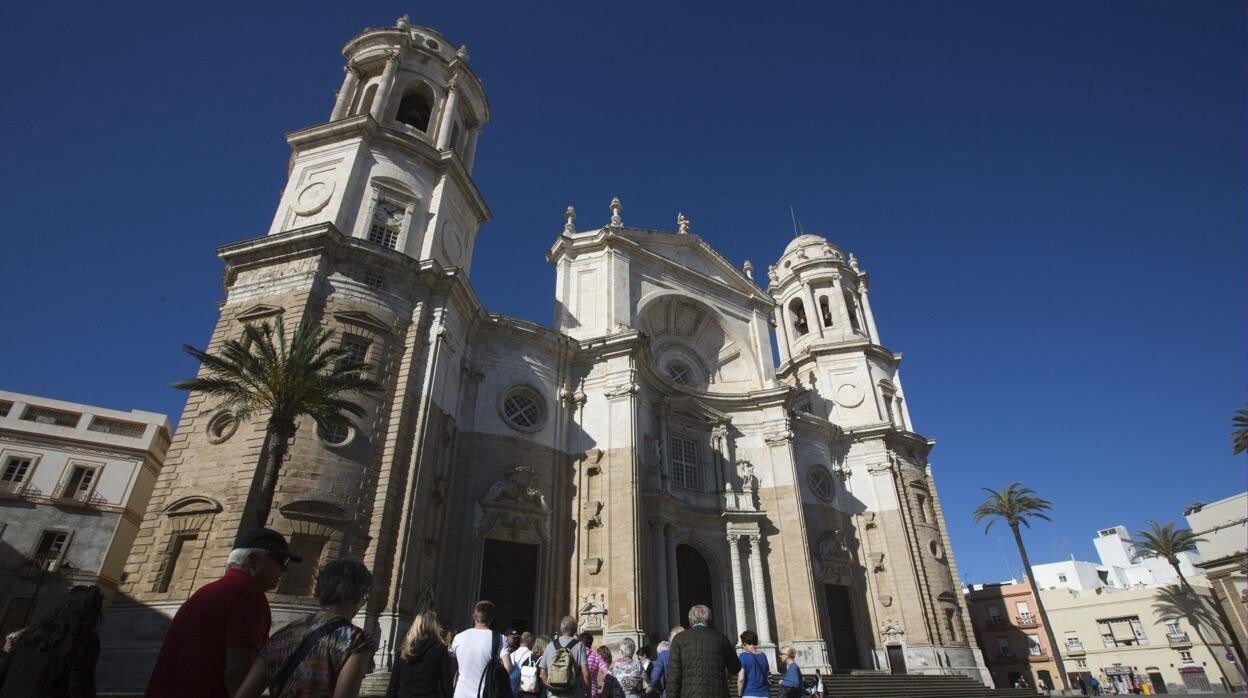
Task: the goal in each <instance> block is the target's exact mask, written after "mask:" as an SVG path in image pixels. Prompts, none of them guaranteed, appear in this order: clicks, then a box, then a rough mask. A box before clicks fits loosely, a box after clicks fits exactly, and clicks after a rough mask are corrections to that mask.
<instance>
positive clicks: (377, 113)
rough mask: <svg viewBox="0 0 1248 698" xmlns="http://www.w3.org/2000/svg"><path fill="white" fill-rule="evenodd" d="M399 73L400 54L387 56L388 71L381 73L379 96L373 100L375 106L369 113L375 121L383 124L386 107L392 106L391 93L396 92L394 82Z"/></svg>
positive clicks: (392, 53)
mask: <svg viewBox="0 0 1248 698" xmlns="http://www.w3.org/2000/svg"><path fill="white" fill-rule="evenodd" d="M398 73H399V52H398V51H391V52H389V53H387V54H386V69H385V70H383V71H381V83H380V84H378V86H377V96H376V97H374V98H373V106H372V109H371V110H370V111H369V113H370V114H372V116H373V121H376V122H377V123H381V119H382V117H383V116H384V115H385V113H386V105H388V104H390V92H391V91H393V90H394V80H395V77H396V76H397V75H398Z"/></svg>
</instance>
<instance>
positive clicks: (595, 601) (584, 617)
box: [576, 593, 607, 632]
mask: <svg viewBox="0 0 1248 698" xmlns="http://www.w3.org/2000/svg"><path fill="white" fill-rule="evenodd" d="M576 615H577V628H578V629H579V630H580V631H581V632H587V631H588V632H593V631H595V630H602V629H603V628H605V627H606V622H605V618H606V615H607V595H606V594H594V593H590V594H589V595H588V596H586V597H585V603H583V604H581V607H580V608H578V609H577V611H576Z"/></svg>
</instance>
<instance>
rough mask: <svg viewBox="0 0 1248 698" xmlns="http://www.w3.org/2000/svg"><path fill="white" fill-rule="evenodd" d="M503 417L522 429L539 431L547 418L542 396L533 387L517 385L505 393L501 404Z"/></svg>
mask: <svg viewBox="0 0 1248 698" xmlns="http://www.w3.org/2000/svg"><path fill="white" fill-rule="evenodd" d="M499 407H500V410H501V411H502V413H503V419H505V420H507V423H508V424H510V425H511V426H513V427H515V428H516V429H520V430H521V431H537V430H538V429H540V428H541V426H542V422H544V421H545V420H546V409H545V408H544V407H543V406H542V398H541V397H539V396H538V394H537V392H536V391H535V390H533V389H532V388H528V387H525V386H517V387H514V388H512V389H511V390H508V391H507V392H506V393H503V400H502V402H501V403H500V405H499Z"/></svg>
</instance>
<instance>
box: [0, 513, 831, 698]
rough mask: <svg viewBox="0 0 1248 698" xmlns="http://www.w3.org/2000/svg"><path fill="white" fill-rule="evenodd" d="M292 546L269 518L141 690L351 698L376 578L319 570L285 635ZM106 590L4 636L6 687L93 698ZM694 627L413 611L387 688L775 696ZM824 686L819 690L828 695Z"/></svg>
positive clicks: (190, 603) (545, 695)
mask: <svg viewBox="0 0 1248 698" xmlns="http://www.w3.org/2000/svg"><path fill="white" fill-rule="evenodd" d="M291 562H296V563H297V562H301V560H300V558H299V557H297V556H295V555H293V554H292V553H291V551H290V547H289V545H288V543H287V541H286V538H285V537H284V536H282V535H281V534H280V533H278V532H276V531H273V530H271V529H267V528H261V529H256V530H254V531H250V532H247V533H244V534H243V535H241V536H239V537H238V539H237V540H236V541H235V544H234V549H233V550H232V551H231V552H230V555H229V558H228V561H227V569H226V571H225V574H224V576H222V577H221V578H220V579H218V580H216V581H213V582H210V583H209V584H207V585H205V586H204V587H202V588H201V589H199V590H198V591H196V592H195V593H194V594H192V595H191V596H190V598H188V599H187V600H186V602H185V603H183V604H182V605H181V607H180V608H179V609H178V612H177V614H176V615H175V616H174V617H173V621H172V622H171V624H170V626H169V630H168V632H167V633H166V634H165V638H164V643H163V645H162V646H161V650H160V655H159V657H158V658H157V660H156V665H155V667H154V669H153V670H152V674H151V677H150V679H149V681H148V683H147V690H146V692H145V694H144V695H146V696H148V697H149V698H197V697H199V696H203V697H205V698H258V697H259V696H260V695H262V694H265V692H266V691H267V695H268V696H271V697H272V698H305V697H306V698H312V697H322V696H323V697H325V698H330V697H332V698H353V697H354V696H358V695H359V692H360V686H361V683H362V681H363V678H364V675H365V674H366V673H369V672H370V671H372V669H373V667H372V663H373V656H374V653H375V652H376V649H377V647H376V645H375V644H374V642H373V640H372V639H371V638H370V637H369V635H368V633H367V632H365V630H364V629H362V628H360V627H357V626H356V625H354V624H353V623H352V619H353V618H355V616H356V614H357V613H358V612H359V611H360V609H361V608H363V607H364V603H365V601H366V600H367V599H368V591H369V589H370V588H371V587H372V582H373V577H372V574H371V573H370V572H369V570H368V569H367V568H366V567H365V566H364V565H363V564H361V563H359V562H357V561H355V560H336V561H334V562H330V563H328V564H326V565H325V566H324V567H322V568H321V569H320V571H319V573H318V575H317V578H316V585H315V589H314V592H313V595H314V597H315V599H316V601H317V604H318V605H319V608H318V610H317V611H315V612H314V613H311V614H309V615H307V616H305V617H303V618H300V619H298V620H296V621H294V622H292V623H290V624H288V625H286V626H285V627H282V628H280V629H279V630H277V631H276V632H270V631H271V623H272V617H271V615H270V611H269V603H268V598H267V597H266V596H265V592H267V591H271V590H273V589H275V588H276V587H277V584H278V581H279V580H280V579H281V576H282V573H283V572H284V571H285V569H286V567H287V565H288V564H290V563H291ZM102 608H103V596H102V594H101V593H100V590H99V588H98V587H95V586H86V585H84V586H76V587H74V588H73V589H71V590H70V591H69V593H68V594H67V595H66V596H65V597H64V598H63V599H62V600H61V601H60V602H59V603H58V604H57V605H56V606H55V607H54V608H52V609H50V610H49V611H48V612H46V613H45V614H44V615H43V616H42V617H41V618H39V619H38V620H37V621H36V622H35V623H34V624H32V625H31V626H30V627H28V628H26V629H24V630H23V631H19V632H18V633H14V634H12V635H10V636H9V637H7V638H5V644H4V650H3V654H2V655H0V698H17V697H21V698H26V697H27V696H47V697H48V698H95V696H96V690H95V665H96V662H97V660H98V658H99V654H100V640H99V637H98V635H97V634H96V630H97V628H98V627H99V624H100V620H101V613H102ZM688 619H689V629H688V630H685V629H684V628H682V627H676V628H673V629H672V631H671V633H670V634H669V635H668V638H667V639H666V640H664V641H663V642H660V643H659V644H658V646H657V647H655V651H654V653H653V655H652V653H651V650H650V648H649V647H644V646H643V647H638V646H637V643H636V642H635V641H634V640H633V639H631V638H624V639H622V640H620V641H618V642H617V643H615V644H614V645H613V646H608V645H605V644H601V645H599V646H597V647H594V644H593V643H594V635H591V634H590V633H578V632H577V631H578V628H577V621H576V619H575V618H574V617H572V616H565V617H564V618H563V619H562V620H561V621H560V622H559V628H558V635H557V636H555V637H549V636H545V635H537V636H535V635H533V634H532V633H529V632H521V631H520V630H519V629H510V630H507V631H505V632H498V631H496V630H495V629H494V620H495V618H494V604H492V603H491V602H489V601H478V602H477V603H476V604H475V606H474V607H473V610H472V620H473V624H472V627H470V628H466V629H464V630H461V631H459V632H457V633H453V632H451V631H448V630H446V629H444V628H443V627H442V625H441V623H440V622H439V620H438V617H437V614H436V613H434V612H433V611H425V612H424V613H421V614H419V615H417V617H416V618H415V619H414V620H413V622H412V624H411V627H410V629H409V630H408V631H407V634H406V637H404V639H403V642H402V643H401V645H400V646H399V647H398V649H397V651H396V652H395V656H394V659H393V666H392V669H391V671H390V676H389V686H388V688H387V691H386V695H387V697H388V698H565V697H566V698H728V681H729V680H730V677H736V682H737V689H738V695H740V696H742V698H767V697H768V695H769V686H770V684H771V682H773V681H776V680H777V678H778V677H777V676H773V674H772V672H771V667H770V666H769V665H768V661H767V656H766V655H765V654H764V653H762V652H760V651H759V649H758V636H757V635H756V634H755V633H754V631H752V630H746V631H745V632H743V633H741V636H740V640H741V648H742V649H741V650H740V651H739V652H738V650H737V649H735V648H734V646H733V643H732V642H731V641H730V640H729V639H728V638H726V637H724V636H723V635H722V634H720V633H719V632H717V631H716V630H714V629H713V628H712V627H711V611H710V609H709V608H707V607H706V606H702V605H697V606H694V607H692V608H691V609H689V617H688ZM796 656H797V653H796V652H795V651H794V649H793V648H792V647H784V648H781V650H780V659H781V661H782V662H783V663H784V664H785V671H784V674H783V677H782V678H778V685H779V686H780V688H781V698H798V696H802V695H806V694H807V693H808V692H810V691H809V689H807V688H805V687H804V686H803V682H802V677H801V671H800V669H799V668H798V666H797V662H796ZM820 689H821V685H819V684H816V688H815V691H816V692H819V693H821V690H820Z"/></svg>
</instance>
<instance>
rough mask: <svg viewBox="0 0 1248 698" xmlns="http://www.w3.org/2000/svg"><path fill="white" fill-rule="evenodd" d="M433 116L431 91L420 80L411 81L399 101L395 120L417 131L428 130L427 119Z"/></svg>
mask: <svg viewBox="0 0 1248 698" xmlns="http://www.w3.org/2000/svg"><path fill="white" fill-rule="evenodd" d="M432 114H433V90H432V89H431V88H430V87H429V85H427V84H425V83H424V82H423V81H421V80H413V81H412V82H411V83H410V84H408V86H407V89H406V90H404V92H403V99H401V100H399V113H398V114H397V115H396V116H395V119H396V120H397V121H398V122H399V123H403V124H407V125H408V126H411V127H412V128H414V129H416V130H418V131H428V130H429V117H430V116H431V115H432Z"/></svg>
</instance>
